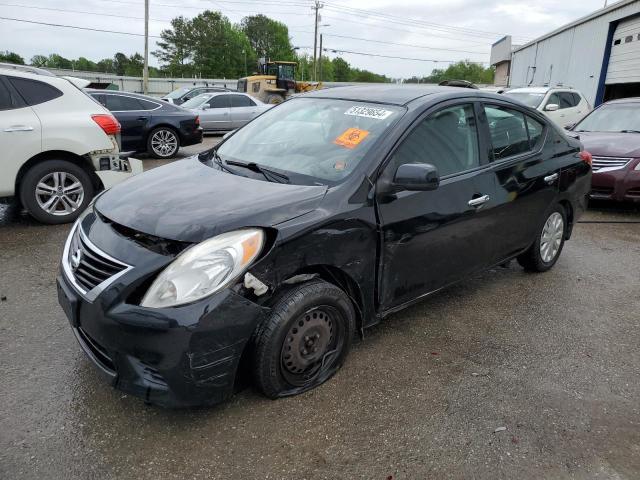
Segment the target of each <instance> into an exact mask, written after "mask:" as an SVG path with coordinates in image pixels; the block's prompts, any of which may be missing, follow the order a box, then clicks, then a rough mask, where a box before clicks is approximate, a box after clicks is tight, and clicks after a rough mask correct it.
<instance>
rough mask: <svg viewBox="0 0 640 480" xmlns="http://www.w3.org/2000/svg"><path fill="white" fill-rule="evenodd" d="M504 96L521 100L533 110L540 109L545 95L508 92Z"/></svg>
mask: <svg viewBox="0 0 640 480" xmlns="http://www.w3.org/2000/svg"><path fill="white" fill-rule="evenodd" d="M504 95H505V96H507V97H511V98H514V99H516V100H519V101H520V102H522V103H524V104H525V105H526V106H527V107H532V108H538V106H540V103H542V99H543V98H544V93H531V92H506V93H505V94H504Z"/></svg>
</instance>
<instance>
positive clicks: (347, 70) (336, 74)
mask: <svg viewBox="0 0 640 480" xmlns="http://www.w3.org/2000/svg"><path fill="white" fill-rule="evenodd" d="M332 63H333V79H334V81H336V82H348V81H349V77H350V75H351V66H350V65H349V63H348V62H347V61H346V60H345V59H344V58H340V57H336V58H334V59H333V60H332Z"/></svg>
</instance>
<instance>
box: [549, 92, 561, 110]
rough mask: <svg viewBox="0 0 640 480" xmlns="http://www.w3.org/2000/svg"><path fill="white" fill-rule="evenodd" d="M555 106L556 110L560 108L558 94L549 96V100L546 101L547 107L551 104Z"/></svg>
mask: <svg viewBox="0 0 640 480" xmlns="http://www.w3.org/2000/svg"><path fill="white" fill-rule="evenodd" d="M552 103H553V104H555V105H558V108H559V109H560V108H562V106H561V104H560V95H559V94H558V93H552V94H551V95H549V100H547V105H551V104H552Z"/></svg>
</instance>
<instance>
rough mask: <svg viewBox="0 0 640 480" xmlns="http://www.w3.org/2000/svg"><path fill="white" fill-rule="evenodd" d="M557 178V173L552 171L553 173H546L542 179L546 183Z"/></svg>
mask: <svg viewBox="0 0 640 480" xmlns="http://www.w3.org/2000/svg"><path fill="white" fill-rule="evenodd" d="M557 179H558V174H557V173H554V174H553V175H547V176H546V177H544V181H545V182H547V183H553V182H555V181H556V180H557Z"/></svg>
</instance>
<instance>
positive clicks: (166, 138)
mask: <svg viewBox="0 0 640 480" xmlns="http://www.w3.org/2000/svg"><path fill="white" fill-rule="evenodd" d="M151 149H152V150H153V153H155V154H156V155H159V156H161V157H169V156H171V155H173V154H174V153H175V152H176V150H177V149H178V139H177V138H176V136H175V134H174V133H173V132H172V131H170V130H158V131H157V132H156V133H154V134H153V136H152V137H151Z"/></svg>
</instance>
